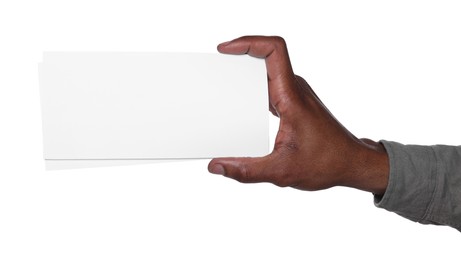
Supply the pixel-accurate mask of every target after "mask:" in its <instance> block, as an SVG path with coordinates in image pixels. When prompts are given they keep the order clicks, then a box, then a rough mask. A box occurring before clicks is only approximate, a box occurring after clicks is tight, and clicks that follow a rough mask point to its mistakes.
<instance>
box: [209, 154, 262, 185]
mask: <svg viewBox="0 0 461 260" xmlns="http://www.w3.org/2000/svg"><path fill="white" fill-rule="evenodd" d="M270 157H271V155H267V156H265V157H254V158H252V157H229V158H215V159H213V160H211V161H210V163H209V164H208V171H209V172H211V173H214V174H220V175H224V176H226V177H229V178H232V179H234V180H237V181H239V182H242V183H255V182H270V179H269V178H270V176H269V175H268V172H267V169H270V168H271V167H270V164H271V158H270Z"/></svg>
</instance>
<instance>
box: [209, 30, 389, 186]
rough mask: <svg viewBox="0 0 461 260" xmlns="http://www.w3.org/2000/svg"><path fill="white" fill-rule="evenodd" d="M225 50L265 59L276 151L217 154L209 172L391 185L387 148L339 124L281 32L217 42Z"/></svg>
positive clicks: (246, 178) (244, 178) (252, 179)
mask: <svg viewBox="0 0 461 260" xmlns="http://www.w3.org/2000/svg"><path fill="white" fill-rule="evenodd" d="M218 51H219V52H221V53H226V54H248V55H251V56H254V57H257V58H263V59H265V61H266V68H267V76H268V90H269V110H270V111H271V112H272V113H273V114H274V115H275V116H278V117H279V118H280V125H279V130H278V133H277V137H276V139H275V145H274V150H273V151H272V153H270V154H268V155H266V156H264V157H258V158H250V157H245V158H215V159H213V160H211V162H210V163H209V165H208V169H209V171H210V172H212V173H215V174H221V175H224V176H226V177H229V178H232V179H235V180H237V181H239V182H243V183H256V182H270V183H273V184H275V185H278V186H281V187H293V188H296V189H301V190H309V191H313V190H320V189H327V188H330V187H333V186H348V187H353V188H357V189H361V190H365V191H370V192H373V193H375V194H383V193H384V191H385V190H386V186H387V181H388V175H389V165H388V164H389V162H388V157H387V154H386V151H385V150H384V147H383V146H382V145H381V144H380V143H377V142H373V141H371V140H368V139H358V138H356V137H355V136H354V135H352V134H351V133H350V132H349V131H348V130H347V129H346V128H345V127H343V126H342V125H341V123H339V122H338V121H337V120H336V119H335V117H334V116H333V115H332V114H331V113H330V112H329V111H328V109H327V108H326V107H325V105H324V104H323V103H322V102H321V101H320V99H319V98H318V97H317V95H316V94H315V93H314V91H313V90H312V89H311V87H310V86H309V84H308V83H307V82H306V81H305V80H304V79H303V78H301V77H299V76H296V75H295V74H294V73H293V69H292V67H291V63H290V58H289V56H288V50H287V46H286V43H285V41H284V40H283V39H282V38H281V37H266V36H244V37H241V38H238V39H235V40H232V41H230V42H225V43H222V44H220V45H218Z"/></svg>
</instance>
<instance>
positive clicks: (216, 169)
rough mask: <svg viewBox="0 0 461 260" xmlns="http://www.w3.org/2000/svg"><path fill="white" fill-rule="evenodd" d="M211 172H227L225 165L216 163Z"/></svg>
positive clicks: (222, 173)
mask: <svg viewBox="0 0 461 260" xmlns="http://www.w3.org/2000/svg"><path fill="white" fill-rule="evenodd" d="M210 172H211V173H214V174H219V175H224V174H225V173H226V172H225V171H224V167H223V166H222V165H221V164H215V165H213V167H211V169H210Z"/></svg>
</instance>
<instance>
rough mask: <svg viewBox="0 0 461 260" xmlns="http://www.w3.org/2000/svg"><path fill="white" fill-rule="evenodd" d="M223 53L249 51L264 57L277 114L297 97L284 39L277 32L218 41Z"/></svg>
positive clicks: (273, 104)
mask: <svg viewBox="0 0 461 260" xmlns="http://www.w3.org/2000/svg"><path fill="white" fill-rule="evenodd" d="M218 51H219V52H221V53H225V54H248V55H250V56H253V57H257V58H264V59H265V61H266V69H267V77H268V81H269V99H270V103H271V105H272V106H273V107H274V108H275V110H277V113H278V114H279V115H282V114H284V113H285V111H286V110H288V107H289V106H290V103H291V102H292V101H294V100H295V99H296V89H295V88H294V87H295V82H296V78H295V75H294V73H293V69H292V67H291V62H290V58H289V55H288V50H287V46H286V43H285V40H284V39H283V38H282V37H278V36H243V37H240V38H237V39H234V40H232V41H229V42H225V43H221V44H219V45H218Z"/></svg>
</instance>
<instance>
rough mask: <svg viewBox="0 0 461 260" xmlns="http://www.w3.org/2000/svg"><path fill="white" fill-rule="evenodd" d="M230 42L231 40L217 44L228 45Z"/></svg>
mask: <svg viewBox="0 0 461 260" xmlns="http://www.w3.org/2000/svg"><path fill="white" fill-rule="evenodd" d="M230 42H231V41H227V42H222V43H220V44H219V46H226V45H228V44H229V43H230Z"/></svg>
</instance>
